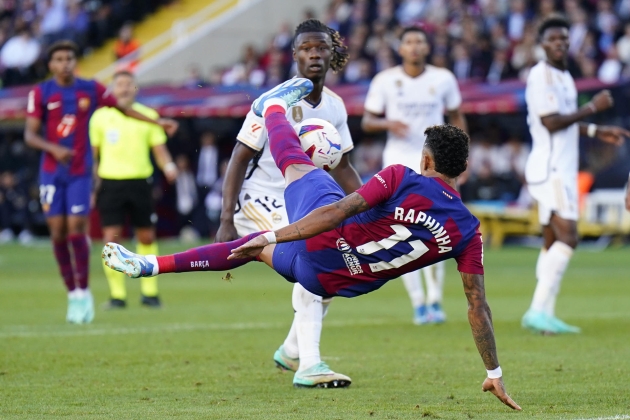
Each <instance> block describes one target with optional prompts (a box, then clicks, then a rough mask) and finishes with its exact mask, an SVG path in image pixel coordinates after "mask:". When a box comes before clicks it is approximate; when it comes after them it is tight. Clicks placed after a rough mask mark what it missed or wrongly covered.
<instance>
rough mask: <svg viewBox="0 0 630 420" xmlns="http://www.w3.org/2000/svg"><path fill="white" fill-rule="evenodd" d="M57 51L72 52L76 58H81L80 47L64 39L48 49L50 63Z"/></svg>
mask: <svg viewBox="0 0 630 420" xmlns="http://www.w3.org/2000/svg"><path fill="white" fill-rule="evenodd" d="M57 51H72V52H73V53H74V56H75V57H78V56H79V46H78V45H77V44H76V43H74V41H70V40H67V39H64V40H61V41H57V42H55V43H53V44H52V45H51V46H50V47H48V50H46V59H47V61H48V62H49V63H50V60H52V57H53V55H54V54H55V53H56V52H57Z"/></svg>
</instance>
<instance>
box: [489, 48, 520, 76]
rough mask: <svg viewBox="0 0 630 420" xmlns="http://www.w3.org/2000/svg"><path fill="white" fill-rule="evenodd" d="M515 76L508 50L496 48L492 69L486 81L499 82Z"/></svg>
mask: <svg viewBox="0 0 630 420" xmlns="http://www.w3.org/2000/svg"><path fill="white" fill-rule="evenodd" d="M514 76H515V72H514V69H513V68H512V65H511V64H510V61H509V60H508V55H507V50H505V49H504V50H495V51H494V57H493V59H492V63H491V64H490V69H489V70H488V74H487V75H486V82H488V83H490V84H497V83H499V82H501V81H503V80H505V79H510V78H513V77H514Z"/></svg>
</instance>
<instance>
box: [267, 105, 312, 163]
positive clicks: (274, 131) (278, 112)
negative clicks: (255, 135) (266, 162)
mask: <svg viewBox="0 0 630 420" xmlns="http://www.w3.org/2000/svg"><path fill="white" fill-rule="evenodd" d="M285 112H286V110H285V109H284V108H282V107H281V106H279V105H274V106H271V107H269V109H267V110H266V113H265V126H266V127H267V132H268V133H269V147H270V150H271V155H272V156H273V160H274V161H275V162H276V166H278V168H279V169H280V171H281V172H282V175H284V172H285V170H286V169H287V167H289V166H290V165H310V166H314V165H313V161H312V160H311V159H310V158H309V157H308V156H307V155H306V153H304V151H303V150H302V147H301V146H300V139H299V138H298V136H297V134H296V133H295V130H294V129H293V127H291V124H289V121H287V117H286V115H285Z"/></svg>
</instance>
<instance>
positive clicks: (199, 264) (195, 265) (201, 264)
mask: <svg viewBox="0 0 630 420" xmlns="http://www.w3.org/2000/svg"><path fill="white" fill-rule="evenodd" d="M190 268H210V263H209V262H208V260H205V261H191V262H190Z"/></svg>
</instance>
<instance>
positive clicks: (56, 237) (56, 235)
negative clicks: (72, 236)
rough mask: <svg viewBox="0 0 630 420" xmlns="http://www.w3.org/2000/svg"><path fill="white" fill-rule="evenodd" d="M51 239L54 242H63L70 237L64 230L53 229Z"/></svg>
mask: <svg viewBox="0 0 630 420" xmlns="http://www.w3.org/2000/svg"><path fill="white" fill-rule="evenodd" d="M50 239H51V240H52V241H53V242H63V241H65V240H66V239H68V235H66V232H65V231H63V230H62V229H54V230H53V229H51V230H50Z"/></svg>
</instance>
